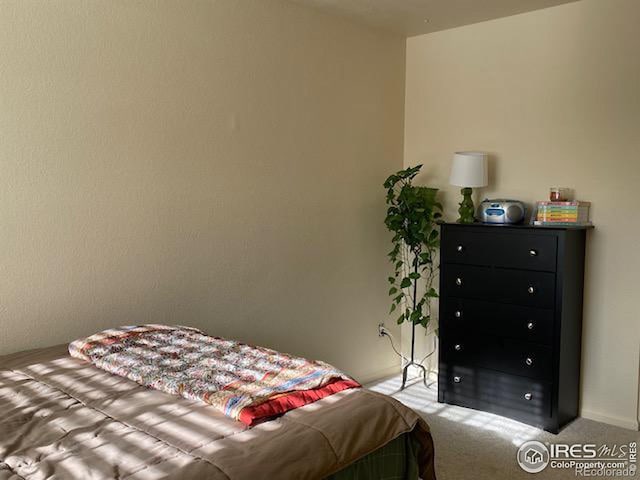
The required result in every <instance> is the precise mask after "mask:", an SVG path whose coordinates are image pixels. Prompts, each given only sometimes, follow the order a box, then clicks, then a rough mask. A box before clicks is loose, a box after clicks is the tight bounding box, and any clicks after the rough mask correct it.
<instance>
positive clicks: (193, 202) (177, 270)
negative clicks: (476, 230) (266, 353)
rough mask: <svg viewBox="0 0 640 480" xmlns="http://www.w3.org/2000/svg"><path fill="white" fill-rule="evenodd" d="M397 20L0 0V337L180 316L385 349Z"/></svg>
mask: <svg viewBox="0 0 640 480" xmlns="http://www.w3.org/2000/svg"><path fill="white" fill-rule="evenodd" d="M404 51H405V41H404V39H401V38H398V37H393V36H389V35H387V34H384V33H381V32H377V31H374V30H370V29H366V28H364V27H359V26H356V25H355V24H352V23H349V22H348V21H343V20H339V19H334V18H331V17H328V16H324V15H323V14H320V13H317V12H314V11H313V10H308V9H305V8H303V7H299V6H296V5H291V4H289V3H286V2H282V1H278V0H268V1H267V0H241V1H240V0H222V1H197V0H196V1H189V2H182V1H179V0H175V1H165V2H138V1H130V0H115V1H108V2H100V1H84V0H83V1H80V0H77V1H76V0H71V1H51V2H48V1H47V2H45V1H28V0H27V1H24V0H8V1H3V2H1V3H0V251H1V252H2V262H1V263H0V327H1V330H0V353H8V352H12V351H17V350H21V349H26V348H30V347H38V346H44V345H50V344H55V343H61V342H68V341H69V340H72V339H74V338H75V337H78V336H80V335H86V334H89V333H91V332H94V331H96V330H98V329H103V328H105V327H109V326H113V325H120V324H131V323H140V322H163V323H181V324H189V325H194V326H197V327H202V328H205V329H206V331H207V332H209V333H211V334H216V335H223V336H228V337H234V338H239V339H242V340H245V341H249V342H254V343H258V344H263V345H267V346H272V347H275V348H278V349H281V350H284V351H289V352H293V353H297V354H302V355H306V356H309V357H312V358H322V359H324V360H326V361H329V362H332V363H334V364H335V365H336V366H338V367H340V368H343V369H346V370H347V371H349V372H350V373H352V374H354V375H356V376H359V377H360V378H362V379H365V380H366V379H367V378H373V377H377V376H380V375H383V374H384V373H388V372H389V369H390V368H394V367H395V368H397V364H398V362H397V360H396V357H395V356H394V355H393V354H392V353H391V351H390V349H389V348H388V346H387V344H386V341H385V340H384V339H382V340H381V339H379V338H378V336H377V330H376V325H377V323H378V322H379V321H380V319H385V318H386V312H387V308H388V301H387V297H386V291H387V285H386V277H387V272H388V268H387V263H386V257H385V253H386V251H387V249H388V236H387V235H386V232H385V229H384V225H383V223H382V220H383V217H384V191H383V189H382V186H381V184H382V182H383V181H384V178H385V177H386V175H387V174H388V173H389V172H390V171H393V170H396V169H399V168H401V166H402V136H403V133H402V132H403V103H404Z"/></svg>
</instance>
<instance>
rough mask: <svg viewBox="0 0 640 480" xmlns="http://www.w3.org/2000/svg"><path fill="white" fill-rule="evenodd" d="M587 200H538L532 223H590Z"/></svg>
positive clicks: (579, 224) (578, 224) (580, 224)
mask: <svg viewBox="0 0 640 480" xmlns="http://www.w3.org/2000/svg"><path fill="white" fill-rule="evenodd" d="M589 205H590V204H589V202H538V205H537V211H536V216H535V220H534V222H533V224H534V225H574V226H583V225H591V222H590V221H589Z"/></svg>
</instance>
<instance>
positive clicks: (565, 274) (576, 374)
mask: <svg viewBox="0 0 640 480" xmlns="http://www.w3.org/2000/svg"><path fill="white" fill-rule="evenodd" d="M586 230H587V229H586V228H573V227H567V228H561V227H558V228H546V227H529V226H508V225H485V224H473V225H460V224H449V223H448V224H444V225H442V238H441V240H442V244H441V258H440V265H441V266H440V268H441V271H440V359H439V374H438V376H439V378H438V401H439V402H444V403H450V404H454V405H461V406H464V407H470V408H475V409H478V410H485V411H488V412H492V413H496V414H499V415H504V416H506V417H511V418H513V419H516V420H518V421H521V422H524V423H528V424H530V425H535V426H537V427H540V428H543V429H545V430H547V431H549V432H553V433H557V432H558V430H559V429H560V428H561V427H562V426H563V425H565V424H567V423H568V422H570V421H571V420H573V419H574V418H576V416H577V415H578V402H579V394H580V392H579V387H580V345H581V336H582V335H581V334H582V293H583V283H584V281H583V278H584V254H585V237H586Z"/></svg>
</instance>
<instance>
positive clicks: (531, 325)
mask: <svg viewBox="0 0 640 480" xmlns="http://www.w3.org/2000/svg"><path fill="white" fill-rule="evenodd" d="M527 328H528V329H529V330H533V322H529V323H527Z"/></svg>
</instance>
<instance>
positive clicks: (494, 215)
mask: <svg viewBox="0 0 640 480" xmlns="http://www.w3.org/2000/svg"><path fill="white" fill-rule="evenodd" d="M524 213H525V206H524V203H523V202H521V201H519V200H505V199H501V198H500V199H496V200H489V199H486V200H483V201H482V203H481V204H480V212H479V217H480V221H481V222H484V223H502V224H514V223H520V222H522V221H523V220H524Z"/></svg>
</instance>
